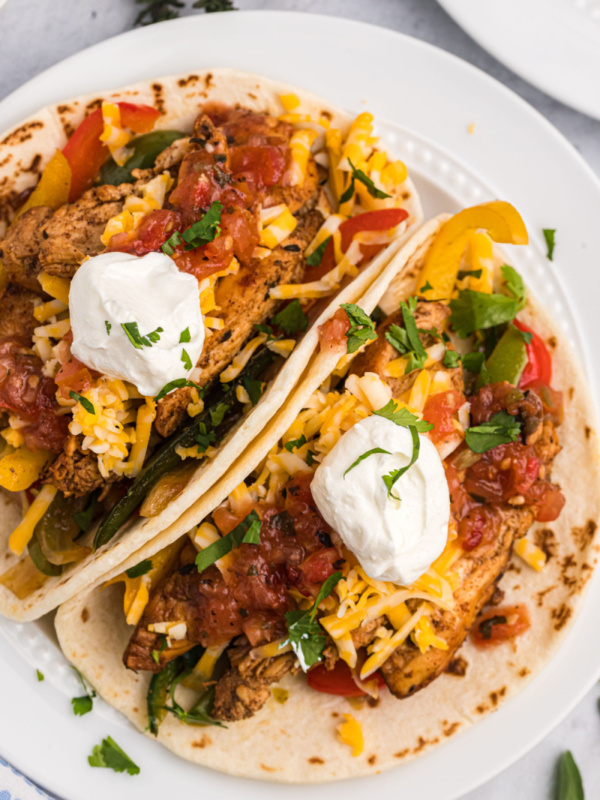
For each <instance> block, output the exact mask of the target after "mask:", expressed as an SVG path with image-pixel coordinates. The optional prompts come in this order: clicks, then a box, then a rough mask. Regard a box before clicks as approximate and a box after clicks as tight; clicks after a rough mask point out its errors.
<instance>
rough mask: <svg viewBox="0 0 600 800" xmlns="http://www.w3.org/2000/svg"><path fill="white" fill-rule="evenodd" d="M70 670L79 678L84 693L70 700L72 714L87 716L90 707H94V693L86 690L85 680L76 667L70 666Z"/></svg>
mask: <svg viewBox="0 0 600 800" xmlns="http://www.w3.org/2000/svg"><path fill="white" fill-rule="evenodd" d="M71 669H72V670H73V671H74V672H75V674H76V675H77V677H78V678H79V680H80V682H81V685H82V686H83V691H84V692H85V694H84V695H82V696H81V697H74V698H73V699H72V700H71V704H72V706H73V713H74V714H75V715H76V716H78V717H82V716H83V715H84V714H87V713H88V712H89V711H91V710H92V706H93V705H94V697H96V692H95V690H94V689H91V688H88V685H87V683H86V680H85V678H84V677H83V675H82V674H81V672H79V670H78V669H77V667H73V666H71Z"/></svg>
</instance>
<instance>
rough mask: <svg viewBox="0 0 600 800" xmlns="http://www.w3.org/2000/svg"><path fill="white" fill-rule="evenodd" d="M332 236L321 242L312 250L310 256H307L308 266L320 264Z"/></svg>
mask: <svg viewBox="0 0 600 800" xmlns="http://www.w3.org/2000/svg"><path fill="white" fill-rule="evenodd" d="M331 238H332V237H331V236H328V237H327V238H326V239H324V240H323V241H322V242H321V244H320V245H319V246H318V247H316V248H315V249H314V250H313V251H312V253H311V254H310V255H309V256H307V258H306V266H307V267H318V266H320V264H321V261H323V256H324V255H325V250H326V249H327V245H328V244H329V242H330V240H331Z"/></svg>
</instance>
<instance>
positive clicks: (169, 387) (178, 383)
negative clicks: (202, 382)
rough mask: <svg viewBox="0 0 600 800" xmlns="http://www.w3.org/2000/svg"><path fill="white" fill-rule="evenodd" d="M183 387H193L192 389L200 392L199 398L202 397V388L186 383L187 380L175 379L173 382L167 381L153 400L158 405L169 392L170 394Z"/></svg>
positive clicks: (192, 383) (191, 382)
mask: <svg viewBox="0 0 600 800" xmlns="http://www.w3.org/2000/svg"><path fill="white" fill-rule="evenodd" d="M183 386H193V387H194V388H196V389H198V391H199V392H200V397H202V392H203V389H202V387H200V386H198V384H197V383H194V382H193V381H188V379H187V378H176V379H175V380H174V381H169V383H166V384H165V385H164V386H163V388H162V389H161V390H160V392H159V393H158V394H157V395H156V397H155V398H154V399H155V401H156V402H157V403H158V401H159V400H162V398H163V397H165V396H166V395H168V394H169V392H172V391H173V390H174V389H181V388H182V387H183Z"/></svg>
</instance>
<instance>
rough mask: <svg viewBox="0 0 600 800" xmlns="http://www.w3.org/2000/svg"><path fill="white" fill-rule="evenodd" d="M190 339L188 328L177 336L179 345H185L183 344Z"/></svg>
mask: <svg viewBox="0 0 600 800" xmlns="http://www.w3.org/2000/svg"><path fill="white" fill-rule="evenodd" d="M191 338H192V335H191V333H190V329H189V327H187V328H186V329H185V330H184V331H181V333H180V334H179V344H185V342H189V341H190V340H191Z"/></svg>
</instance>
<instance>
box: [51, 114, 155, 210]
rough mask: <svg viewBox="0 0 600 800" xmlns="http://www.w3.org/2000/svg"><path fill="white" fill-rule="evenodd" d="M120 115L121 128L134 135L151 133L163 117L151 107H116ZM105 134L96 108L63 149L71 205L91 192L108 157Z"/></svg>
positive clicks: (100, 115)
mask: <svg viewBox="0 0 600 800" xmlns="http://www.w3.org/2000/svg"><path fill="white" fill-rule="evenodd" d="M117 105H118V106H119V109H120V111H121V124H122V125H123V127H124V128H130V129H131V130H132V131H135V133H147V132H148V131H151V130H152V128H153V127H154V124H155V123H156V120H157V119H158V117H159V116H160V111H158V110H157V109H156V108H153V107H152V106H141V105H134V104H133V103H117ZM103 130H104V122H103V121H102V109H101V108H97V109H96V110H95V111H92V113H91V114H90V115H89V116H87V117H86V118H85V119H84V120H83V122H81V123H80V124H79V125H78V127H77V128H76V130H75V133H74V134H73V135H72V136H71V138H70V139H69V141H68V142H67V143H66V145H65V146H64V147H63V155H64V156H65V158H66V159H67V161H68V162H69V166H70V167H71V190H70V192H69V202H70V203H72V202H73V201H74V200H77V198H79V197H81V195H82V194H83V193H84V192H85V191H86V189H89V188H90V186H91V185H92V183H93V181H94V178H95V177H96V175H97V174H98V173H99V172H100V168H101V167H102V165H103V164H104V162H105V161H106V159H107V158H108V156H109V149H108V147H107V146H106V145H105V144H104V142H101V141H100V136H101V135H102V131H103Z"/></svg>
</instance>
